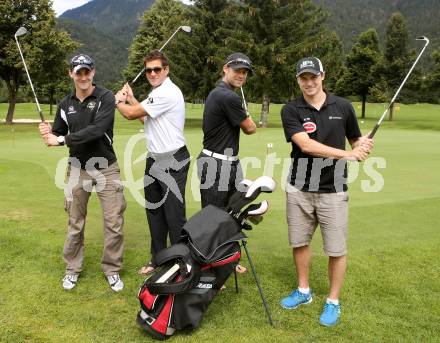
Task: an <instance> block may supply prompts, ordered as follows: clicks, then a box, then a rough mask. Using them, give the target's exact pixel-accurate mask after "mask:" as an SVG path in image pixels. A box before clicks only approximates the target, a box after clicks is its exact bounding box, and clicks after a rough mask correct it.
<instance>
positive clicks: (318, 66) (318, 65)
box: [296, 57, 324, 77]
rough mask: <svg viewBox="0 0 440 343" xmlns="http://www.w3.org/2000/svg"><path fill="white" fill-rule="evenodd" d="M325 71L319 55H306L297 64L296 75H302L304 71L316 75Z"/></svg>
mask: <svg viewBox="0 0 440 343" xmlns="http://www.w3.org/2000/svg"><path fill="white" fill-rule="evenodd" d="M323 72H324V67H323V66H322V62H321V61H320V59H319V58H317V57H306V58H302V59H300V60H299V61H298V63H297V64H296V76H297V77H298V76H300V75H301V74H304V73H312V74H314V75H319V74H321V73H323Z"/></svg>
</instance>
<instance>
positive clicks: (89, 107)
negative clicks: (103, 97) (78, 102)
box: [87, 101, 96, 111]
mask: <svg viewBox="0 0 440 343" xmlns="http://www.w3.org/2000/svg"><path fill="white" fill-rule="evenodd" d="M95 106H96V102H95V101H90V102H89V103H88V104H87V108H88V109H89V110H90V111H93V109H94V108H95Z"/></svg>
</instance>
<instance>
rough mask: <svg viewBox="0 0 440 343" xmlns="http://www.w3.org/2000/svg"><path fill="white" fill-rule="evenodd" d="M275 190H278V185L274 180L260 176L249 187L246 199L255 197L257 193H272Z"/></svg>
mask: <svg viewBox="0 0 440 343" xmlns="http://www.w3.org/2000/svg"><path fill="white" fill-rule="evenodd" d="M275 188H276V183H275V180H274V179H272V178H271V177H269V176H266V175H263V176H260V177H259V178H258V179H256V180H255V181H254V182H252V184H251V185H250V186H249V188H248V190H247V192H246V198H251V197H253V194H254V193H255V192H258V194H259V193H260V192H264V193H272V192H273V191H274V190H275Z"/></svg>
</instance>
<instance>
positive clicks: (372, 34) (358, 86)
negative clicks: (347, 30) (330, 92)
mask: <svg viewBox="0 0 440 343" xmlns="http://www.w3.org/2000/svg"><path fill="white" fill-rule="evenodd" d="M379 57H380V50H379V39H378V37H377V32H376V30H375V29H368V30H367V31H365V32H363V33H361V34H360V35H359V38H358V41H357V42H356V43H355V44H354V45H353V47H352V48H351V51H350V53H349V54H348V55H347V62H346V69H345V71H344V73H343V75H342V77H341V78H340V79H339V80H338V81H337V83H336V91H337V93H338V94H341V95H360V96H361V98H362V118H365V103H366V101H367V96H368V95H369V94H370V89H371V87H372V86H373V85H374V84H375V82H376V80H375V78H374V73H373V72H374V67H375V65H376V64H377V62H378V60H379Z"/></svg>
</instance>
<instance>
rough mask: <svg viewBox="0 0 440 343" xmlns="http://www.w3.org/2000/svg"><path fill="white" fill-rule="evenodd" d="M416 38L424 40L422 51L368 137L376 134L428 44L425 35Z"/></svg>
mask: <svg viewBox="0 0 440 343" xmlns="http://www.w3.org/2000/svg"><path fill="white" fill-rule="evenodd" d="M416 40H423V41H425V46H424V47H423V49H422V51H420V53H419V55H418V56H417V58H416V60H415V61H414V63H413V65H412V66H411V68H410V70H409V71H408V74H406V76H405V78H404V79H403V81H402V83H401V84H400V86H399V88H398V89H397V91H396V94H394V97H393V98H392V99H391V101H390V103H389V104H388V106H387V108H386V109H385V112H384V113H383V114H382V116H381V117H380V119H379V121H378V122H377V124H376V126H374V128H373V130H372V131H371V133H370V134H369V135H368V138H373V137H374V135H375V134H376V131H377V130H378V129H379V127H380V125H381V124H382V122H383V120H384V119H385V116H386V115H387V113H388V111H389V109H390V107H391V105H392V104H393V103H394V101H395V100H396V98H397V96H398V95H399V93H400V90H401V89H402V87H403V85H404V84H405V82H406V80H407V79H408V77H409V75H410V74H411V72H412V71H413V69H414V67H415V66H416V64H417V62H418V61H419V59H420V57H421V56H422V54H423V52H424V51H425V49H426V47H427V46H428V44H429V39H428V38H427V37H425V36H420V37H417V38H416Z"/></svg>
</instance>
